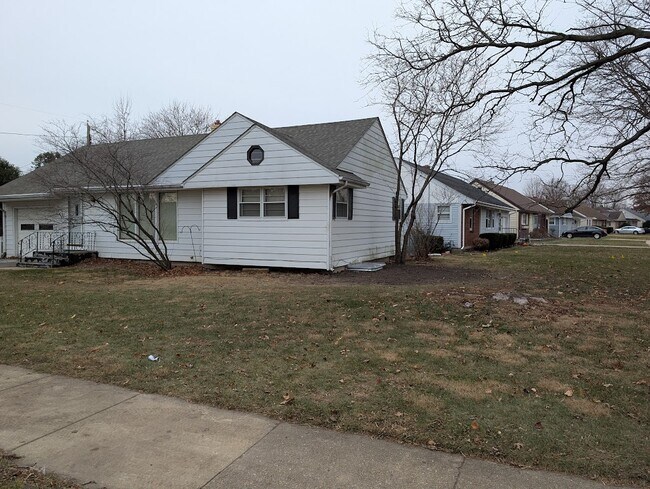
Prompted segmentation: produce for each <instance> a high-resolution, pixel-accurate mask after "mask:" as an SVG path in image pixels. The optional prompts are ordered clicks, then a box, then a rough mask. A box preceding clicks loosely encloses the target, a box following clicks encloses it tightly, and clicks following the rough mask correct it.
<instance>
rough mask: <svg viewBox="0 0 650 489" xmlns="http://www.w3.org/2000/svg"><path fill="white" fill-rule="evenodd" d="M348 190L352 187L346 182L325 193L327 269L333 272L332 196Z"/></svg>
mask: <svg viewBox="0 0 650 489" xmlns="http://www.w3.org/2000/svg"><path fill="white" fill-rule="evenodd" d="M348 188H354V187H353V186H352V185H350V184H349V183H348V182H345V183H344V184H343V185H341V186H340V187H337V188H335V189H334V190H333V191H332V193H331V194H330V193H329V191H328V192H327V269H328V270H329V271H332V270H334V268H333V264H332V213H333V212H334V209H333V208H332V200H333V199H332V195H334V194H335V193H337V192H340V191H341V190H346V189H348Z"/></svg>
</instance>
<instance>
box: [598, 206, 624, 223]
mask: <svg viewBox="0 0 650 489" xmlns="http://www.w3.org/2000/svg"><path fill="white" fill-rule="evenodd" d="M598 211H599V212H600V213H601V214H603V215H604V216H607V219H608V220H609V221H625V214H624V213H623V211H619V210H617V209H605V208H601V207H599V208H598Z"/></svg>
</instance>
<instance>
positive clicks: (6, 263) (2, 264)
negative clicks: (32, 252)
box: [0, 259, 20, 270]
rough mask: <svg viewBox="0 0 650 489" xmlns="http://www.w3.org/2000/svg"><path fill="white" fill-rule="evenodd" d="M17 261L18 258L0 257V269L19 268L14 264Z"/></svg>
mask: <svg viewBox="0 0 650 489" xmlns="http://www.w3.org/2000/svg"><path fill="white" fill-rule="evenodd" d="M17 263H18V260H6V259H0V270H20V268H18V267H17V266H16V264H17Z"/></svg>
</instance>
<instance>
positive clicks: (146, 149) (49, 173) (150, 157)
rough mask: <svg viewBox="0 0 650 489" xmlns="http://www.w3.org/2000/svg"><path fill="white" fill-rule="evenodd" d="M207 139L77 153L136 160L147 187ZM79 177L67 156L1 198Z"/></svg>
mask: <svg viewBox="0 0 650 489" xmlns="http://www.w3.org/2000/svg"><path fill="white" fill-rule="evenodd" d="M206 136H207V134H193V135H188V136H174V137H168V138H157V139H138V140H133V141H123V142H119V143H110V144H96V145H91V146H84V147H82V148H79V149H78V151H79V152H84V153H85V154H84V158H87V159H91V158H97V160H99V161H101V160H102V159H105V158H106V155H107V154H109V153H112V152H118V153H119V154H120V155H123V156H124V157H125V159H127V158H128V159H129V160H137V162H138V164H137V170H138V180H139V181H140V182H142V183H143V184H147V183H150V182H151V181H152V180H153V179H154V178H156V177H157V176H158V175H159V174H160V173H162V172H163V171H164V170H166V169H167V168H168V167H170V166H171V165H172V164H173V163H174V162H176V161H177V160H178V159H179V158H180V157H181V156H183V155H184V154H185V153H186V152H187V151H189V150H190V149H191V148H192V147H194V146H195V145H196V144H198V143H199V142H200V141H201V140H203V138H205V137H206ZM78 178H81V176H80V175H78V171H77V167H76V164H75V161H74V158H73V157H71V156H70V155H66V156H64V157H62V158H59V159H58V160H56V161H53V162H52V163H48V164H46V165H44V166H42V167H40V168H38V169H36V170H34V171H32V172H30V173H28V174H26V175H24V176H22V177H20V178H17V179H16V180H12V181H11V182H9V183H6V184H5V185H3V186H1V187H0V198H2V197H12V196H13V197H18V196H19V195H31V194H43V193H47V192H48V191H50V190H52V189H51V188H48V186H47V184H48V183H53V182H57V181H67V182H70V183H71V184H75V183H77V184H78V183H80V182H78V181H77V182H75V181H74V180H78ZM94 183H96V182H94ZM88 184H89V185H92V184H93V182H88Z"/></svg>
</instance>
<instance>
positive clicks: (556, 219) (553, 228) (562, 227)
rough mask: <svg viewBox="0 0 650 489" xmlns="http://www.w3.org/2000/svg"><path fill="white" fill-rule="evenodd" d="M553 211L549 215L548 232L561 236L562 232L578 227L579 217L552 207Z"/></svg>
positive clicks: (557, 236)
mask: <svg viewBox="0 0 650 489" xmlns="http://www.w3.org/2000/svg"><path fill="white" fill-rule="evenodd" d="M551 210H552V211H553V213H552V214H551V215H550V216H548V234H550V235H551V236H555V237H556V238H559V237H560V236H562V233H564V232H566V231H569V230H571V229H575V228H577V227H578V219H576V216H575V215H574V214H572V213H571V212H568V213H564V214H562V213H561V212H560V211H558V210H554V209H551Z"/></svg>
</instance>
